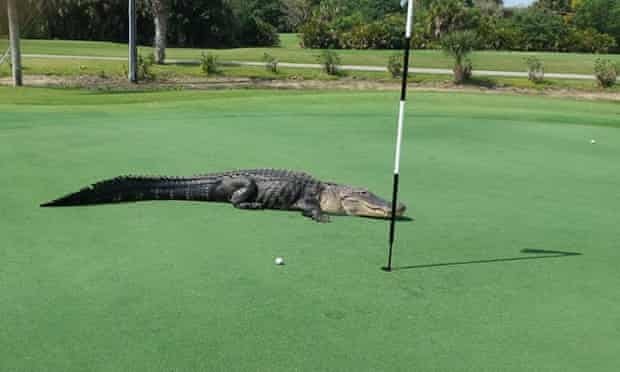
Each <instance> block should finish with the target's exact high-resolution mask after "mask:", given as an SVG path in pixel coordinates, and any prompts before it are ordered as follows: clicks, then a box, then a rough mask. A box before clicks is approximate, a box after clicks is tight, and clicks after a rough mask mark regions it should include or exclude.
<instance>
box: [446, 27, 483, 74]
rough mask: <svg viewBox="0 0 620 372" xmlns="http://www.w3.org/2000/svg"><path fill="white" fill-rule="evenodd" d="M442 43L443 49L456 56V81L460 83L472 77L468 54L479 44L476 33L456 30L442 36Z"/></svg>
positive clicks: (454, 69)
mask: <svg viewBox="0 0 620 372" xmlns="http://www.w3.org/2000/svg"><path fill="white" fill-rule="evenodd" d="M440 43H441V49H442V50H443V51H444V52H445V53H446V54H448V55H450V56H452V57H453V58H454V68H453V71H454V82H455V83H457V84H460V83H462V82H463V81H464V80H466V79H468V78H469V77H471V70H472V65H471V61H469V60H468V59H467V56H468V55H469V53H471V52H472V51H473V50H474V48H475V47H476V46H477V45H478V38H477V36H476V33H475V32H473V31H470V30H467V31H455V32H453V33H451V34H448V35H445V36H444V37H442V38H441V40H440Z"/></svg>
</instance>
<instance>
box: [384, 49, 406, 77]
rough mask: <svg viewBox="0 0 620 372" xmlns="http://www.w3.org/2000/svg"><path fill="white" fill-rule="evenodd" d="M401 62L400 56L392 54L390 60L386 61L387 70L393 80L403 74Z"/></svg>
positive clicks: (401, 57)
mask: <svg viewBox="0 0 620 372" xmlns="http://www.w3.org/2000/svg"><path fill="white" fill-rule="evenodd" d="M402 60H403V56H401V55H400V54H394V55H392V56H390V59H388V65H387V69H388V71H389V72H390V74H391V75H392V77H393V78H394V79H396V78H397V77H399V76H401V75H402V73H403V62H402Z"/></svg>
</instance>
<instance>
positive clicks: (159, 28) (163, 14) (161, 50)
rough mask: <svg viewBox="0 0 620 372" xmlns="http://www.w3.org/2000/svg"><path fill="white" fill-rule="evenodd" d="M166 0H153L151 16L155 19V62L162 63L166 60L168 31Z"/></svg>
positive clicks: (168, 12) (168, 11)
mask: <svg viewBox="0 0 620 372" xmlns="http://www.w3.org/2000/svg"><path fill="white" fill-rule="evenodd" d="M169 14H170V10H169V7H168V0H153V18H154V21H155V63H157V64H159V65H162V64H164V62H165V61H166V41H167V40H166V36H167V33H168V16H169Z"/></svg>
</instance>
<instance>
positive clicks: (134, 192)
mask: <svg viewBox="0 0 620 372" xmlns="http://www.w3.org/2000/svg"><path fill="white" fill-rule="evenodd" d="M149 200H189V201H208V202H225V203H230V204H232V205H233V206H234V207H235V208H238V209H277V210H289V211H301V213H302V215H303V216H306V217H309V218H312V219H313V220H314V221H317V222H329V215H349V216H360V217H371V218H390V217H392V206H391V202H388V201H386V200H384V199H382V198H380V197H378V196H377V195H375V194H373V193H372V192H370V191H368V190H367V189H365V188H361V187H354V186H349V185H343V184H338V183H334V182H323V181H320V180H318V179H316V178H314V177H313V176H311V175H310V174H308V173H305V172H298V171H291V170H285V169H247V170H234V171H227V172H220V173H209V174H204V175H197V176H191V177H152V176H121V177H116V178H113V179H109V180H105V181H101V182H98V183H95V184H93V185H91V186H88V187H85V188H83V189H81V190H80V191H78V192H75V193H72V194H68V195H66V196H63V197H61V198H59V199H56V200H53V201H50V202H48V203H44V204H41V207H63V206H81V205H92V204H106V203H124V202H138V201H149ZM405 209H406V207H405V205H404V204H402V203H399V204H398V206H397V208H396V217H402V216H403V214H404V212H405Z"/></svg>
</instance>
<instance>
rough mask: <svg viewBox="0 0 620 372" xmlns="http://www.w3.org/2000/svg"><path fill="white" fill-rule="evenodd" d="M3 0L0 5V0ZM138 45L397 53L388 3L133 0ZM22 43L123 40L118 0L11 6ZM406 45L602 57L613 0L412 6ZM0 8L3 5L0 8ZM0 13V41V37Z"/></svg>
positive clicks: (612, 21) (617, 15) (619, 18)
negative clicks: (294, 44) (464, 36)
mask: <svg viewBox="0 0 620 372" xmlns="http://www.w3.org/2000/svg"><path fill="white" fill-rule="evenodd" d="M5 1H6V0H0V3H2V2H5ZM136 2H137V6H138V25H139V30H140V31H139V33H138V42H139V43H141V44H143V45H155V46H156V47H157V52H156V57H157V58H156V60H157V61H162V60H163V58H164V56H165V48H166V46H167V45H172V46H179V47H241V46H272V45H277V44H278V43H279V40H278V33H279V32H299V33H300V34H301V44H302V46H303V47H308V48H334V49H367V48H384V49H400V48H402V47H403V45H402V43H403V37H402V34H403V27H404V26H403V25H404V21H405V20H404V17H405V15H404V10H403V9H401V7H400V4H399V1H398V0H136ZM17 3H18V4H17V6H18V8H19V9H18V10H19V14H20V18H21V24H22V36H23V37H26V38H47V39H74V40H105V41H117V42H126V41H127V34H128V22H127V0H45V1H42V0H20V1H18V2H17ZM415 7H416V9H415V10H416V14H415V25H414V37H413V41H412V43H413V47H415V48H422V49H427V48H429V49H430V48H439V47H440V45H441V39H442V37H443V36H444V35H447V34H450V33H452V32H455V31H464V30H470V31H472V32H473V33H475V35H476V38H477V45H476V48H477V49H496V50H498V49H499V50H529V51H574V52H597V53H605V52H610V51H618V50H619V49H618V48H619V46H620V0H537V1H536V2H535V3H534V4H532V5H531V6H529V7H527V8H505V7H504V6H503V3H502V0H419V1H416V4H415ZM2 8H5V9H6V7H2ZM3 17H4V18H6V14H4V12H0V35H1V34H5V33H6V32H7V30H6V29H7V27H6V22H5V21H3Z"/></svg>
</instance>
